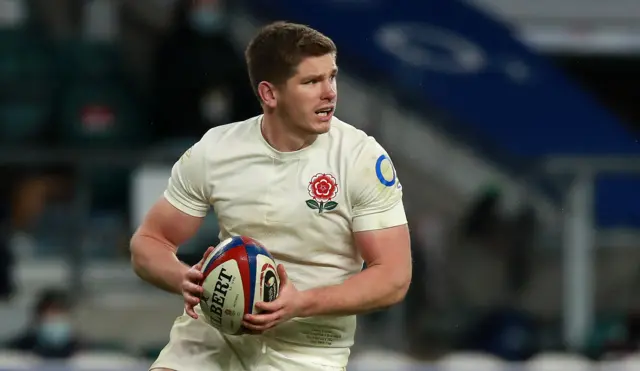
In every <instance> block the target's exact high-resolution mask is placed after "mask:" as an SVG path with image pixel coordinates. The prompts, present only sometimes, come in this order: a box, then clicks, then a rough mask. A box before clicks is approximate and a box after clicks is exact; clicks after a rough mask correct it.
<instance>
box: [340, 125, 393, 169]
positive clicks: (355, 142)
mask: <svg viewBox="0 0 640 371" xmlns="http://www.w3.org/2000/svg"><path fill="white" fill-rule="evenodd" d="M331 125H332V126H331V131H330V135H331V137H332V140H333V141H335V142H337V146H339V147H341V152H342V153H344V154H347V156H348V157H349V159H350V161H362V160H365V161H367V160H371V159H373V161H376V160H377V159H378V158H379V157H380V156H383V155H384V156H388V155H387V153H386V151H385V150H384V148H383V147H382V146H381V145H380V144H379V143H378V142H377V141H376V139H375V138H374V137H372V136H370V135H368V134H367V133H365V132H364V131H362V130H360V129H358V128H356V127H354V126H352V125H349V124H348V123H346V122H344V121H342V120H340V119H337V118H335V119H334V121H333V122H332V123H331Z"/></svg>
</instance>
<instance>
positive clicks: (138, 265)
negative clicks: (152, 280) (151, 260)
mask: <svg viewBox="0 0 640 371" xmlns="http://www.w3.org/2000/svg"><path fill="white" fill-rule="evenodd" d="M138 239H139V237H138V236H137V234H134V235H133V237H132V238H131V241H130V242H129V253H130V255H131V268H133V271H134V272H135V274H136V275H137V276H138V277H140V278H142V277H143V275H144V273H143V272H144V268H143V267H144V257H143V254H142V252H141V251H140V250H141V249H140V244H139V243H138Z"/></svg>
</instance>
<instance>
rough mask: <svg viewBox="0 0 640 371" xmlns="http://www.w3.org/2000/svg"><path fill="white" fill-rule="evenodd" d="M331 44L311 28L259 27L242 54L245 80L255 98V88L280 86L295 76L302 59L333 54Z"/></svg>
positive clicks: (288, 25) (285, 24)
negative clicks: (261, 85)
mask: <svg viewBox="0 0 640 371" xmlns="http://www.w3.org/2000/svg"><path fill="white" fill-rule="evenodd" d="M336 52H337V48H336V45H335V44H334V43H333V41H332V40H331V39H330V38H329V37H327V36H325V35H323V34H322V33H321V32H319V31H316V30H314V29H313V28H311V27H308V26H305V25H302V24H297V23H290V22H282V21H279V22H274V23H271V24H269V25H267V26H265V27H263V28H262V29H261V30H260V31H259V32H258V34H257V35H256V36H255V37H254V38H253V40H251V42H250V43H249V46H247V50H246V51H245V59H246V62H247V70H248V72H249V80H251V86H252V87H253V90H254V92H255V93H256V95H257V96H258V99H259V98H260V96H259V95H258V84H259V83H260V82H261V81H268V82H270V83H273V84H281V83H284V82H285V81H287V79H289V78H290V77H291V76H293V75H295V73H296V68H297V66H298V64H300V62H302V60H303V59H304V58H307V57H320V56H323V55H326V54H336Z"/></svg>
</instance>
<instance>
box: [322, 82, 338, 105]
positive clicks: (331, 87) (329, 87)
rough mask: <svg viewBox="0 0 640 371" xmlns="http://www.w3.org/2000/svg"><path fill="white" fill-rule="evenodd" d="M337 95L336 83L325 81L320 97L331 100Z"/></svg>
mask: <svg viewBox="0 0 640 371" xmlns="http://www.w3.org/2000/svg"><path fill="white" fill-rule="evenodd" d="M337 96H338V92H337V89H336V84H335V83H334V82H333V81H326V82H325V83H324V89H323V90H322V99H326V100H328V101H333V100H334V99H336V97H337Z"/></svg>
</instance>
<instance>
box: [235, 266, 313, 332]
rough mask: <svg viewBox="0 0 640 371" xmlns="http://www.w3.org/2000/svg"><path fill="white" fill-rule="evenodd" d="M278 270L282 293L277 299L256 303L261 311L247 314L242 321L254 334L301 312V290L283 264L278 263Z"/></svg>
mask: <svg viewBox="0 0 640 371" xmlns="http://www.w3.org/2000/svg"><path fill="white" fill-rule="evenodd" d="M277 270H278V277H280V293H279V295H278V297H277V298H276V300H274V301H271V302H264V301H262V302H258V303H256V308H257V309H258V310H259V311H260V313H259V314H246V315H245V316H244V321H242V325H243V326H244V327H245V328H247V329H248V330H250V332H251V333H253V334H260V333H262V332H264V331H266V330H269V329H271V328H273V327H275V326H277V325H279V324H280V323H282V322H286V321H288V320H290V319H291V318H294V317H298V316H299V314H300V310H301V301H302V296H301V294H300V291H298V290H297V289H296V287H295V286H294V285H293V282H291V281H290V280H289V277H288V276H287V272H286V271H285V270H284V266H283V265H282V264H280V265H278V268H277Z"/></svg>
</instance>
